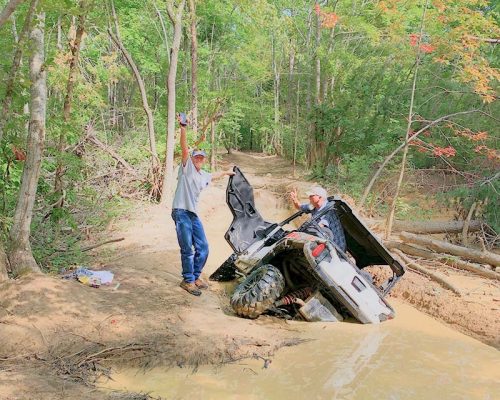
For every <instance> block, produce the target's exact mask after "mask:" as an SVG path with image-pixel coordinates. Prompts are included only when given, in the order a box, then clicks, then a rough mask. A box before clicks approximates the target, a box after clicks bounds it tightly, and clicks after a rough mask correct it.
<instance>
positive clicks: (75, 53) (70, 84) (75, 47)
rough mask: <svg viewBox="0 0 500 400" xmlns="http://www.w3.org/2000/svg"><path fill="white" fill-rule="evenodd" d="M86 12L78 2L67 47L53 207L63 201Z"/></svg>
mask: <svg viewBox="0 0 500 400" xmlns="http://www.w3.org/2000/svg"><path fill="white" fill-rule="evenodd" d="M86 14H87V9H86V2H85V1H84V0H82V1H81V2H80V15H79V16H78V26H77V28H76V35H75V40H74V41H72V40H70V42H69V47H70V50H71V58H70V61H69V74H68V81H67V83H66V96H65V97H64V105H63V120H64V125H63V128H62V129H61V131H60V133H59V144H58V146H57V147H58V153H59V157H58V160H57V167H56V174H55V178H54V192H55V194H56V196H57V197H58V198H59V199H60V200H59V201H58V202H57V203H56V204H55V207H56V208H58V207H62V206H63V202H64V196H63V195H62V194H63V186H64V185H63V175H64V164H63V160H62V155H63V153H64V149H65V148H66V129H67V125H68V124H69V123H70V117H71V105H72V101H73V89H74V88H75V82H76V76H77V72H78V59H79V56H80V46H81V43H82V37H83V33H84V31H85V18H86Z"/></svg>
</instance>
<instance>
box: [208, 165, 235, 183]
mask: <svg viewBox="0 0 500 400" xmlns="http://www.w3.org/2000/svg"><path fill="white" fill-rule="evenodd" d="M225 175H227V176H232V175H234V171H233V168H232V167H231V168H230V169H227V170H225V171H219V172H214V173H213V174H212V180H217V179H220V178H222V177H223V176H225Z"/></svg>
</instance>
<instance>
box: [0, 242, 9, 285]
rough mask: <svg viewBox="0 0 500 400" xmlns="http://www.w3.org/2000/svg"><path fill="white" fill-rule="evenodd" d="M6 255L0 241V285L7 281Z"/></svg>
mask: <svg viewBox="0 0 500 400" xmlns="http://www.w3.org/2000/svg"><path fill="white" fill-rule="evenodd" d="M8 262H9V261H8V259H7V254H5V248H4V245H3V243H2V241H1V240H0V283H2V282H5V281H6V280H8V279H9V275H7V266H8Z"/></svg>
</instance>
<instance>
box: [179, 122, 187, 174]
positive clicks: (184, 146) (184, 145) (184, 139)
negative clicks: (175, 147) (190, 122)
mask: <svg viewBox="0 0 500 400" xmlns="http://www.w3.org/2000/svg"><path fill="white" fill-rule="evenodd" d="M177 121H178V122H179V125H180V127H181V151H182V165H186V162H187V159H188V158H189V147H188V143H187V137H186V125H183V124H182V123H181V117H180V115H177Z"/></svg>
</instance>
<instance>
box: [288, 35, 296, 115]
mask: <svg viewBox="0 0 500 400" xmlns="http://www.w3.org/2000/svg"><path fill="white" fill-rule="evenodd" d="M294 46H295V44H292V42H290V54H289V59H288V95H287V100H286V111H287V112H286V122H287V124H288V125H291V124H292V115H293V109H294V104H293V103H294V101H293V97H294V96H293V82H294V79H293V73H294V71H295V47H294ZM297 79H298V78H297Z"/></svg>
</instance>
